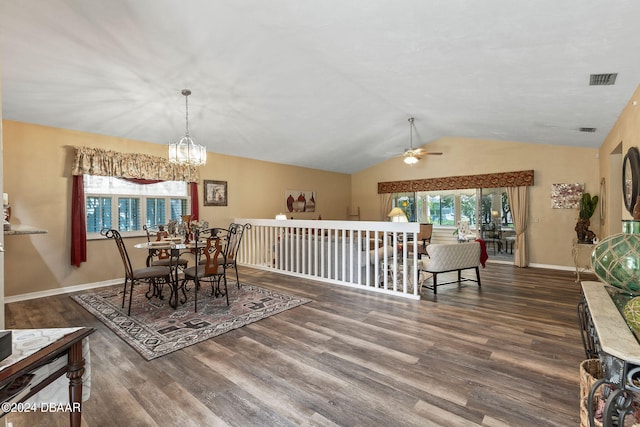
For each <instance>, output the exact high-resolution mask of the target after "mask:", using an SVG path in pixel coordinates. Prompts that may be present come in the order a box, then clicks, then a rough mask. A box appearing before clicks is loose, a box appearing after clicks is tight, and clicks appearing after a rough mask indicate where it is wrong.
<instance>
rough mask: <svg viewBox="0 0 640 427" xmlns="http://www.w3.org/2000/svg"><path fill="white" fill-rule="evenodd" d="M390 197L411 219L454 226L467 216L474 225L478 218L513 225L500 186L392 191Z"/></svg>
mask: <svg viewBox="0 0 640 427" xmlns="http://www.w3.org/2000/svg"><path fill="white" fill-rule="evenodd" d="M391 200H392V206H393V207H396V206H397V207H400V208H401V209H402V210H403V211H404V212H405V214H406V215H407V219H408V220H409V221H410V222H411V221H415V222H420V223H426V222H430V223H432V224H435V225H439V226H445V227H446V226H450V227H455V226H456V224H458V221H460V220H467V221H469V224H470V225H471V228H473V229H475V228H476V227H477V224H478V222H480V223H481V224H490V223H496V224H500V225H501V226H502V227H503V228H504V227H513V220H512V218H511V210H510V209H509V200H508V197H507V193H506V192H505V191H504V189H502V188H492V189H474V188H472V189H467V190H446V191H420V192H416V193H394V194H393V195H392V199H391ZM478 200H480V201H481V202H480V205H478V202H477V201H478ZM478 210H479V212H478Z"/></svg>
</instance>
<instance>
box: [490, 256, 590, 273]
mask: <svg viewBox="0 0 640 427" xmlns="http://www.w3.org/2000/svg"><path fill="white" fill-rule="evenodd" d="M487 263H488V264H504V265H513V261H503V260H492V259H491V258H489V259H488V260H487ZM529 267H533V268H546V269H548V270H562V271H574V272H575V271H576V268H575V267H572V266H570V265H554V264H536V263H533V264H529ZM581 270H582V269H581Z"/></svg>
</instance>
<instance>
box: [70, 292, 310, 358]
mask: <svg viewBox="0 0 640 427" xmlns="http://www.w3.org/2000/svg"><path fill="white" fill-rule="evenodd" d="M228 287H229V306H227V304H226V300H225V298H224V297H218V298H213V297H211V296H210V288H209V287H208V286H203V288H202V290H201V291H200V292H199V293H198V312H197V313H195V312H194V305H193V284H191V286H190V291H188V292H187V302H186V303H185V304H180V303H178V307H177V308H176V309H175V310H174V309H173V308H171V306H170V305H169V304H168V299H169V290H168V289H167V288H166V287H165V289H164V291H163V293H164V299H162V300H161V299H158V298H157V297H152V298H151V299H147V298H146V297H145V292H146V291H147V286H146V285H137V286H136V287H135V288H134V294H133V302H132V307H131V316H127V305H128V304H129V299H128V298H127V301H126V304H125V308H124V309H123V308H121V305H122V285H117V286H110V287H108V288H103V289H101V290H99V291H91V292H85V293H82V294H79V295H73V296H71V298H73V299H74V300H75V301H76V302H77V303H78V304H80V305H81V306H82V307H84V308H85V309H86V310H87V311H89V312H90V313H91V314H93V315H94V316H96V317H97V318H98V319H100V321H102V323H104V324H105V325H107V326H108V327H109V328H110V329H111V330H113V331H114V332H115V333H116V334H117V335H118V336H119V337H120V338H122V339H123V340H124V341H125V342H126V343H128V344H129V345H130V346H132V347H133V348H135V349H136V350H137V351H138V353H140V354H141V355H142V356H143V357H144V358H145V359H147V360H152V359H155V358H157V357H160V356H164V355H165V354H169V353H172V352H174V351H176V350H180V349H182V348H185V347H188V346H190V345H193V344H196V343H199V342H201V341H204V340H206V339H209V338H212V337H215V336H218V335H221V334H224V333H225V332H228V331H231V330H233V329H237V328H240V327H242V326H244V325H248V324H249V323H253V322H256V321H258V320H261V319H264V318H266V317H269V316H273V315H274V314H278V313H281V312H283V311H285V310H288V309H290V308H294V307H297V306H299V305H302V304H306V303H308V302H310V301H311V300H309V299H304V298H297V297H293V296H291V295H286V294H283V293H279V292H275V291H271V290H267V289H264V288H260V287H258V286H254V285H248V284H246V283H243V284H242V286H241V287H240V289H238V288H237V285H236V282H235V281H234V280H230V281H229V284H228ZM181 296H182V294H181Z"/></svg>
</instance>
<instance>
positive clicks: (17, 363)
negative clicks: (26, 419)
mask: <svg viewBox="0 0 640 427" xmlns="http://www.w3.org/2000/svg"><path fill="white" fill-rule="evenodd" d="M21 331H22V330H19V329H18V330H12V333H13V334H14V340H13V348H14V351H13V354H12V355H11V356H9V357H8V358H7V359H5V360H3V361H2V362H0V387H3V386H5V385H7V384H9V383H11V382H12V381H13V380H15V379H16V378H18V377H20V376H22V375H24V374H27V373H33V372H34V371H36V370H38V368H42V367H43V366H45V365H48V364H49V363H51V362H52V361H54V360H56V359H58V358H59V357H64V356H65V355H66V357H67V364H66V365H63V366H62V367H61V368H59V369H57V370H56V371H55V372H53V373H51V374H50V375H48V376H46V377H45V378H43V379H42V380H40V381H36V378H38V377H37V376H36V377H35V378H34V381H36V383H35V384H32V385H31V390H30V392H29V393H28V394H27V395H25V396H24V397H23V398H22V399H20V402H24V401H26V400H27V399H29V398H30V397H32V396H34V395H35V394H36V393H38V392H39V391H41V390H42V389H43V388H45V387H46V386H47V385H49V384H51V383H52V382H53V381H55V380H56V379H57V378H59V377H60V376H62V375H63V374H66V375H67V378H69V403H70V404H71V405H72V408H74V409H75V408H78V409H80V408H81V407H82V406H81V405H82V375H83V374H84V371H85V359H84V357H83V354H82V341H83V340H84V339H85V338H87V337H88V336H89V335H91V334H92V333H93V332H94V331H95V329H93V328H74V329H73V330H71V331H70V332H69V333H67V334H66V335H63V336H54V337H53V338H50V339H49V340H47V339H46V337H44V338H39V339H37V340H34V341H35V342H36V345H35V346H34V347H35V348H31V349H29V350H28V351H23V349H18V348H17V345H16V338H15V336H16V335H18V334H19V333H20V332H21ZM29 331H56V329H42V330H29ZM62 331H65V332H67V331H66V330H62ZM4 415H5V414H4V413H2V414H0V417H2V416H4ZM69 417H70V425H71V426H72V427H75V426H80V424H81V417H82V412H81V411H80V410H77V411H76V410H72V411H70V415H69Z"/></svg>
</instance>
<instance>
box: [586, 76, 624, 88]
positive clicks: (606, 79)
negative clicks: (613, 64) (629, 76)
mask: <svg viewBox="0 0 640 427" xmlns="http://www.w3.org/2000/svg"><path fill="white" fill-rule="evenodd" d="M616 77H618V73H609V74H591V77H590V78H589V86H606V85H613V84H616Z"/></svg>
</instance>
